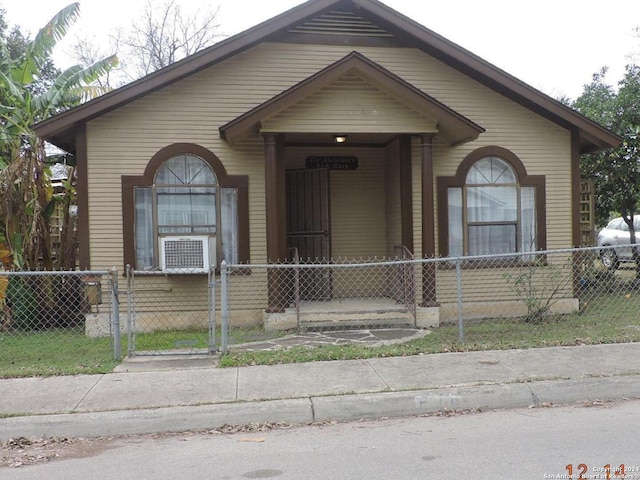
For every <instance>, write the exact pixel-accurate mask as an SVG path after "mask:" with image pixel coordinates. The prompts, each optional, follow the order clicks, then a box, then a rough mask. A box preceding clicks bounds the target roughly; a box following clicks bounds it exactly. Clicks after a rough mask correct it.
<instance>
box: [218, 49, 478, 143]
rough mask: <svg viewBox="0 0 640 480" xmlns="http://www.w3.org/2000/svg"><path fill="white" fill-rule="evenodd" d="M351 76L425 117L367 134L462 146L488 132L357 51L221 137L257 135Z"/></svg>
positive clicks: (239, 119) (268, 103)
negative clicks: (424, 137)
mask: <svg viewBox="0 0 640 480" xmlns="http://www.w3.org/2000/svg"><path fill="white" fill-rule="evenodd" d="M350 74H351V75H356V76H357V77H359V78H361V79H363V80H364V81H365V82H366V83H367V84H368V85H370V86H373V87H375V88H376V89H378V90H380V91H381V92H383V93H384V94H385V95H388V96H389V97H391V98H392V99H393V100H394V101H395V102H397V103H398V104H401V105H402V106H403V108H406V109H411V110H413V111H415V112H417V113H418V114H419V115H421V116H422V117H423V121H422V122H420V123H421V124H420V126H414V127H411V130H410V131H406V130H405V131H393V130H389V129H388V128H387V129H385V127H381V128H380V127H376V126H373V127H370V128H372V129H373V131H367V133H374V134H382V135H383V138H384V134H394V133H395V134H397V133H414V134H420V133H435V134H437V135H436V136H437V137H438V139H439V140H440V141H441V142H442V143H445V144H447V145H459V144H461V143H465V142H468V141H471V140H475V139H476V138H478V135H480V134H481V133H483V132H484V131H485V129H484V128H482V127H481V126H479V125H477V124H476V123H474V122H473V121H471V120H469V119H468V118H466V117H465V116H463V115H461V114H459V113H458V112H456V111H455V110H453V109H451V108H449V107H448V106H446V105H445V104H443V103H441V102H439V101H438V100H436V99H435V98H433V97H431V96H429V95H427V94H426V93H424V92H423V91H421V90H419V89H418V88H416V87H414V86H413V85H411V84H410V83H408V82H406V81H405V80H403V79H402V78H400V77H398V76H397V75H395V74H393V73H392V72H390V71H389V70H387V69H385V68H384V67H382V66H381V65H379V64H377V63H375V62H373V61H372V60H370V59H368V58H367V57H365V56H364V55H362V54H360V53H358V52H355V51H354V52H351V53H350V54H349V55H347V56H345V57H344V58H342V59H340V60H338V61H337V62H335V63H333V64H331V65H329V66H328V67H326V68H324V69H322V70H320V71H319V72H317V73H316V74H314V75H312V76H310V77H308V78H307V79H305V80H303V81H301V82H299V83H298V84H297V85H294V86H293V87H291V88H289V89H288V90H285V91H284V92H282V93H280V94H278V95H276V96H275V97H273V98H271V99H269V100H267V101H266V102H264V103H262V104H261V105H258V106H257V107H255V108H253V109H251V110H249V111H248V112H246V113H244V114H243V115H240V116H239V117H237V118H235V119H234V120H232V121H230V122H228V123H227V124H225V125H223V126H222V127H220V129H219V130H220V135H221V137H222V138H223V139H225V140H226V141H227V142H228V143H229V144H233V143H234V142H235V141H237V140H239V139H241V138H242V137H244V136H246V135H249V134H251V133H257V132H258V131H260V130H261V128H262V126H263V125H262V123H263V122H264V121H265V120H267V119H269V118H271V117H273V116H275V115H277V114H279V113H280V112H283V111H284V110H286V109H288V108H289V107H291V106H293V105H296V104H298V103H299V102H301V101H302V100H303V99H305V98H308V97H309V96H310V95H313V94H314V93H316V92H318V91H319V90H321V89H322V88H323V87H326V86H328V85H330V84H331V83H332V82H335V81H337V80H339V79H341V78H344V77H345V76H347V75H350ZM347 123H348V122H347ZM341 127H342V126H341V125H340V124H337V125H333V127H332V128H333V130H334V131H333V133H350V132H349V131H348V130H346V131H344V132H343V131H342V130H345V129H344V128H341ZM347 128H348V127H347ZM401 128H407V127H406V126H405V127H401ZM336 129H337V130H336ZM319 132H322V130H319Z"/></svg>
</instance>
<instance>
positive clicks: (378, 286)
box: [221, 246, 640, 351]
mask: <svg viewBox="0 0 640 480" xmlns="http://www.w3.org/2000/svg"><path fill="white" fill-rule="evenodd" d="M624 248H630V246H618V247H604V248H584V249H566V250H550V251H544V252H535V253H519V254H503V255H486V256H477V257H459V258H434V259H421V260H414V259H411V258H410V256H409V255H406V254H405V253H404V252H400V253H401V255H402V256H398V257H397V258H394V259H375V258H374V259H362V260H358V261H346V260H341V259H336V260H331V261H327V260H315V261H312V262H307V263H301V262H298V261H297V260H296V258H295V256H294V260H293V261H291V262H289V263H281V264H265V265H223V266H222V291H223V298H222V300H221V301H222V305H223V311H222V324H223V342H222V349H223V351H226V348H227V344H226V342H225V341H224V340H225V335H226V333H225V331H224V330H225V328H226V327H227V326H229V325H230V326H231V328H232V329H233V328H235V327H236V326H237V325H239V324H242V322H243V321H244V322H247V321H249V322H252V323H253V324H264V328H265V329H266V330H291V331H297V332H300V331H304V330H313V329H332V330H335V329H347V328H365V327H366V328H371V327H377V328H406V327H411V328H416V327H417V328H429V329H436V328H441V329H447V328H448V329H450V330H451V329H452V328H455V329H456V330H457V332H456V338H455V339H454V340H455V341H458V342H465V343H467V344H470V343H471V344H478V345H482V344H483V343H484V342H486V341H487V339H490V340H491V341H492V342H495V341H496V340H497V341H500V340H504V342H505V343H508V344H513V345H519V344H520V343H519V342H518V337H519V336H520V335H521V334H522V333H526V334H531V333H532V332H535V333H536V334H539V336H540V338H542V337H545V335H549V338H547V339H545V340H541V341H542V343H543V344H544V342H548V344H549V345H554V344H558V342H561V343H562V342H564V340H561V339H554V338H553V334H554V333H553V332H556V331H559V330H562V329H564V328H566V329H568V330H571V331H570V332H568V335H573V337H575V341H576V342H577V343H579V342H580V341H581V339H583V340H584V341H585V342H587V341H588V342H594V341H596V342H598V341H612V340H613V341H631V340H634V339H636V337H637V335H638V333H639V330H640V322H639V316H638V312H639V311H640V273H638V272H637V269H636V266H635V263H634V262H622V261H617V262H614V263H612V262H610V261H609V259H610V258H611V256H612V255H611V253H615V252H618V255H616V258H618V259H623V258H629V256H628V255H627V256H626V257H625V256H623V255H622V254H621V252H622V251H623V250H621V249H624ZM603 260H604V262H603ZM260 315H261V316H262V319H260V318H257V316H260ZM594 327H598V329H597V332H596V331H594ZM560 333H562V332H560ZM560 333H559V334H560ZM592 336H594V337H595V340H594V338H591V337H592ZM538 340H539V339H538ZM538 343H539V342H538Z"/></svg>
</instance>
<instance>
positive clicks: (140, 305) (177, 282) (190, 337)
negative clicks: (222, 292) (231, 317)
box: [121, 266, 218, 357]
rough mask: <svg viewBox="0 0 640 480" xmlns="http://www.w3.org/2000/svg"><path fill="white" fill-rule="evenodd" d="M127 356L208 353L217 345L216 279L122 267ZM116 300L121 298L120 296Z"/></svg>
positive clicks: (213, 277)
mask: <svg viewBox="0 0 640 480" xmlns="http://www.w3.org/2000/svg"><path fill="white" fill-rule="evenodd" d="M126 276H127V281H126V296H127V298H126V312H127V313H126V315H127V345H128V348H127V350H128V355H129V357H135V356H140V355H202V354H212V353H215V352H216V351H217V350H218V347H217V342H216V339H217V333H216V329H217V325H216V305H217V300H216V291H217V289H216V277H215V271H214V270H213V269H212V270H210V271H209V272H208V274H207V275H204V274H202V273H196V272H189V271H185V272H182V273H180V274H166V273H164V272H147V271H143V272H141V271H134V270H133V269H132V268H131V267H130V266H127V271H126ZM121 301H122V300H121Z"/></svg>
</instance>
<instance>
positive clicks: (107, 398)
mask: <svg viewBox="0 0 640 480" xmlns="http://www.w3.org/2000/svg"><path fill="white" fill-rule="evenodd" d="M236 378H237V371H236V369H233V368H229V369H197V370H179V371H156V372H129V373H114V374H111V375H105V376H104V378H102V379H101V381H100V382H98V384H97V385H96V386H95V387H94V388H93V389H92V390H91V392H90V393H89V394H88V395H87V396H86V397H85V398H84V399H83V400H82V402H80V404H79V405H78V407H77V409H76V411H99V410H114V409H116V410H118V409H120V410H123V409H137V408H158V407H168V406H177V405H198V404H204V403H219V402H231V401H234V400H236Z"/></svg>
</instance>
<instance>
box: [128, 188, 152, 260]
mask: <svg viewBox="0 0 640 480" xmlns="http://www.w3.org/2000/svg"><path fill="white" fill-rule="evenodd" d="M133 193H134V202H135V208H136V210H135V226H134V230H135V242H136V268H137V269H138V270H148V269H151V268H153V263H154V262H153V243H154V242H153V205H152V195H151V188H149V187H136V188H134V190H133Z"/></svg>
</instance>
